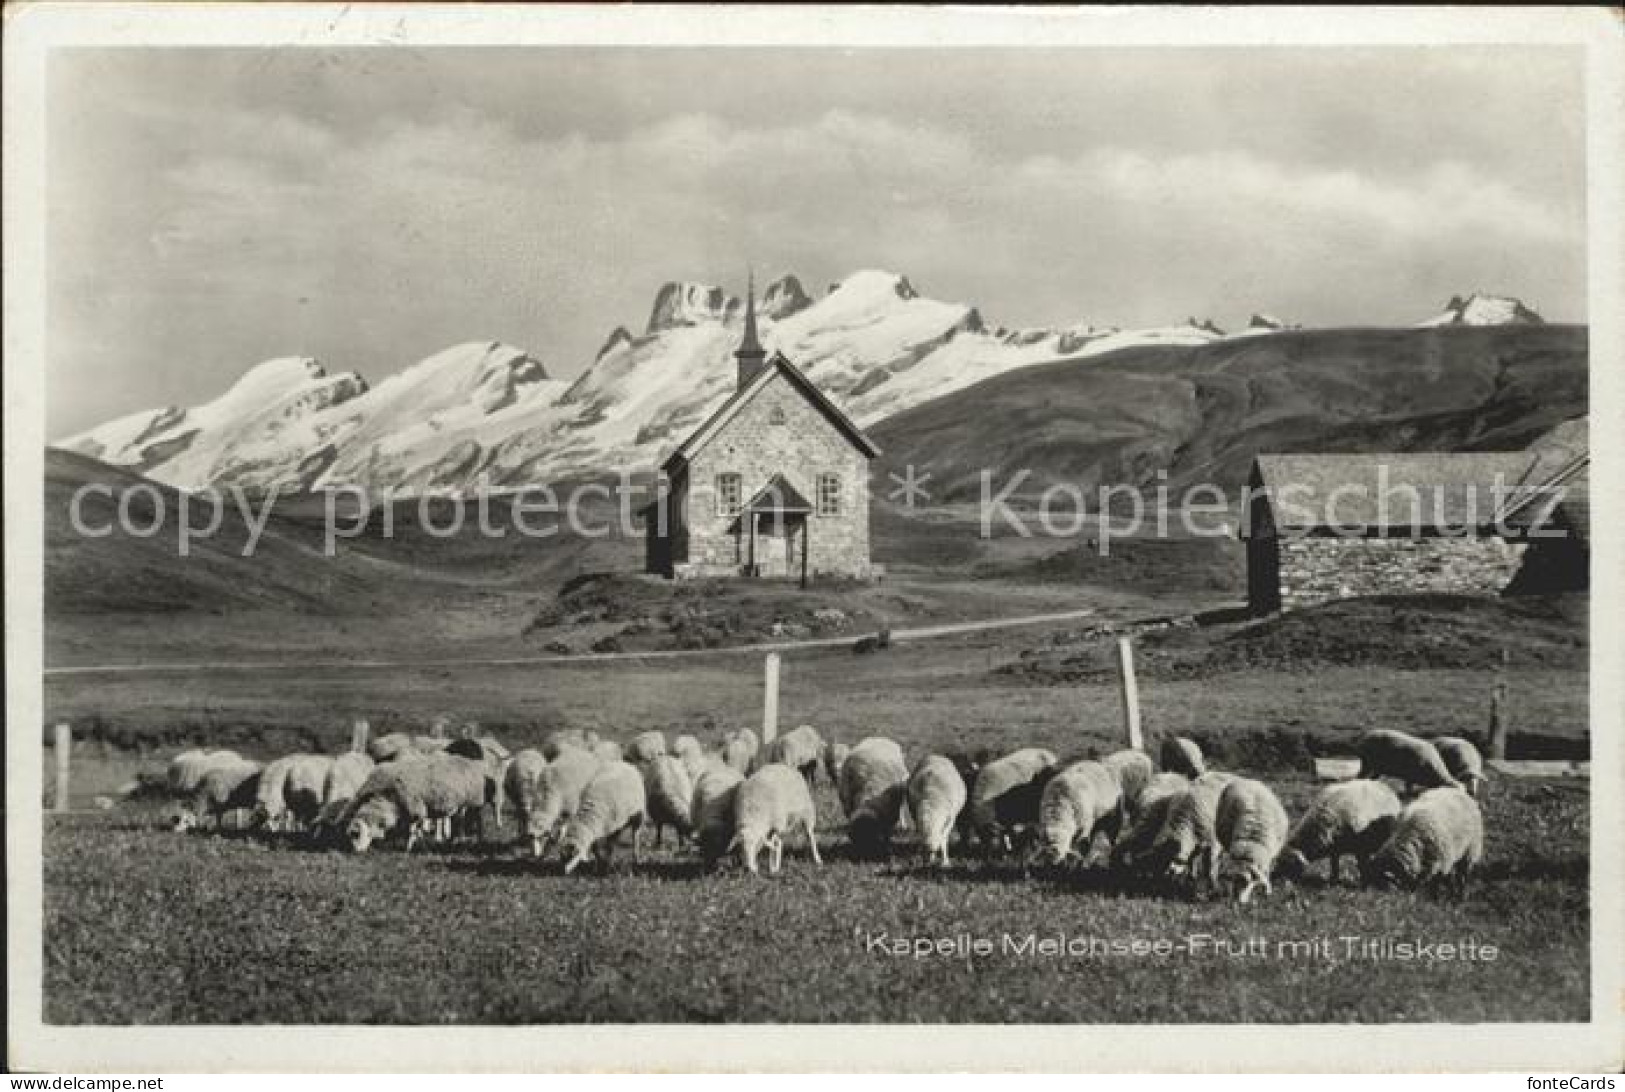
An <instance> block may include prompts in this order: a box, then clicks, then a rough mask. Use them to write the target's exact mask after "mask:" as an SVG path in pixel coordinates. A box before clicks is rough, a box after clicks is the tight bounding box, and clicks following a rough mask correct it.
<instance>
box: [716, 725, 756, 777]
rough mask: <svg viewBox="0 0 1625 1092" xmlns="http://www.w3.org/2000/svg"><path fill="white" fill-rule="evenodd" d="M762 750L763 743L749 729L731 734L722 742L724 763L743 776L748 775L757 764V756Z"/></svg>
mask: <svg viewBox="0 0 1625 1092" xmlns="http://www.w3.org/2000/svg"><path fill="white" fill-rule="evenodd" d="M761 749H762V744H761V741H760V740H758V739H757V738H756V733H755V732H753V731H751V730H750V729H749V728H742V729H740V730H739V731H737V732H729V733H728V735H727V738H725V739H724V740H723V741H722V761H724V762H726V763H727V764H728V765H730V766H732V767H733V768H734V769H736V770H738V771H739V772H740V773H742V774H748V773H750V771H751V767H752V766H754V765H755V764H756V754H757V752H758V751H760V750H761Z"/></svg>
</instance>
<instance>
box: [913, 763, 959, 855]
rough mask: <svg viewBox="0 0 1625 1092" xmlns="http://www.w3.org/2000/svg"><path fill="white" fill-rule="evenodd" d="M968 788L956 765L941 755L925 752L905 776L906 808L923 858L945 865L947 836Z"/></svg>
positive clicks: (951, 830) (955, 821) (950, 831)
mask: <svg viewBox="0 0 1625 1092" xmlns="http://www.w3.org/2000/svg"><path fill="white" fill-rule="evenodd" d="M969 795H970V790H968V789H967V788H966V787H965V779H964V778H963V777H961V776H959V768H958V767H956V766H955V765H954V764H953V762H952V761H951V760H950V759H948V758H946V757H945V756H943V755H927V756H926V757H925V758H924V759H922V760H921V761H920V764H919V765H918V766H916V767H914V773H913V774H912V775H911V776H910V777H909V779H908V810H909V811H910V812H911V813H912V814H913V816H914V822H915V823H916V824H917V825H918V826H919V828H920V844H921V845H922V846H924V847H925V854H926V859H927V860H929V861H932V862H934V863H939V864H941V865H942V867H944V868H947V867H948V835H950V834H951V833H953V829H954V825H955V824H956V823H957V822H958V820H959V813H960V812H961V811H963V810H964V807H965V799H966V797H968V796H969Z"/></svg>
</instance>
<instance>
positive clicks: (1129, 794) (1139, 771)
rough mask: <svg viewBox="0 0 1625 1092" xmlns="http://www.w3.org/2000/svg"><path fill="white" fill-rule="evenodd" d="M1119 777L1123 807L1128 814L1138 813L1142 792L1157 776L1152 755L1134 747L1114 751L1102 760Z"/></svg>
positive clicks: (1102, 763) (1118, 782)
mask: <svg viewBox="0 0 1625 1092" xmlns="http://www.w3.org/2000/svg"><path fill="white" fill-rule="evenodd" d="M1100 762H1101V765H1103V766H1105V767H1106V768H1107V769H1108V770H1110V771H1111V772H1112V773H1113V774H1114V775H1115V776H1116V777H1117V784H1118V785H1119V786H1120V787H1121V788H1122V790H1123V809H1124V811H1125V813H1126V814H1127V815H1128V816H1133V815H1136V814H1138V812H1139V807H1140V794H1141V793H1142V792H1144V791H1145V787H1146V786H1147V785H1149V784H1150V783H1151V778H1152V777H1154V776H1156V772H1157V769H1156V767H1155V766H1154V765H1152V763H1151V756H1150V755H1148V754H1146V753H1145V752H1144V751H1136V750H1133V749H1129V750H1123V751H1113V752H1112V753H1111V754H1109V755H1107V756H1106V757H1105V758H1103V759H1101V760H1100Z"/></svg>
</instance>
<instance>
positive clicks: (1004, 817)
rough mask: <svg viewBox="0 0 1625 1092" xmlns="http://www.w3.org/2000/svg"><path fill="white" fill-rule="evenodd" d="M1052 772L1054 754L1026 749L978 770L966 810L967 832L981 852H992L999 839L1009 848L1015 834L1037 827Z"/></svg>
mask: <svg viewBox="0 0 1625 1092" xmlns="http://www.w3.org/2000/svg"><path fill="white" fill-rule="evenodd" d="M1054 770H1055V752H1053V751H1046V750H1044V749H1043V748H1040V747H1028V748H1025V749H1023V750H1019V751H1013V752H1011V753H1010V754H1007V755H1005V756H1004V757H1003V758H999V759H995V760H993V761H992V762H989V763H987V764H986V765H985V766H983V767H982V768H981V769H980V770H978V771H977V773H976V780H975V782H973V783H972V785H971V791H970V800H969V803H968V805H967V807H966V810H967V811H968V812H969V813H970V817H969V830H970V832H971V833H972V834H974V835H975V836H976V838H977V839H978V840H980V841H981V842H982V845H983V848H984V850H986V851H988V852H991V851H992V849H993V847H994V845H995V844H997V843H998V842H1000V841H1001V840H1002V842H1003V844H1004V846H1005V848H1006V849H1009V848H1010V835H1011V834H1012V833H1013V832H1014V831H1017V830H1021V831H1030V830H1031V828H1032V827H1034V826H1035V825H1036V824H1037V822H1038V807H1039V804H1040V802H1041V801H1042V799H1043V794H1044V785H1045V784H1046V783H1048V781H1049V778H1050V776H1051V775H1052V774H1053V773H1054Z"/></svg>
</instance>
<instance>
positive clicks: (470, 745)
mask: <svg viewBox="0 0 1625 1092" xmlns="http://www.w3.org/2000/svg"><path fill="white" fill-rule="evenodd" d="M492 744H495V746H492ZM444 750H445V753H446V754H448V755H457V756H458V757H459V758H468V759H473V760H474V761H475V762H480V763H483V764H484V765H485V768H486V770H487V771H489V772H490V773H491V775H492V776H493V777H496V778H498V779H499V780H500V779H501V775H502V766H503V763H505V762H506V761H507V759H508V757H509V756H508V749H507V748H506V747H504V746H502V744H500V743H496V741H495V740H492V739H490V738H489V737H487V738H484V739H469V738H464V739H454V740H452V741H451V742H450V743H448V744H446V746H445V748H444Z"/></svg>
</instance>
